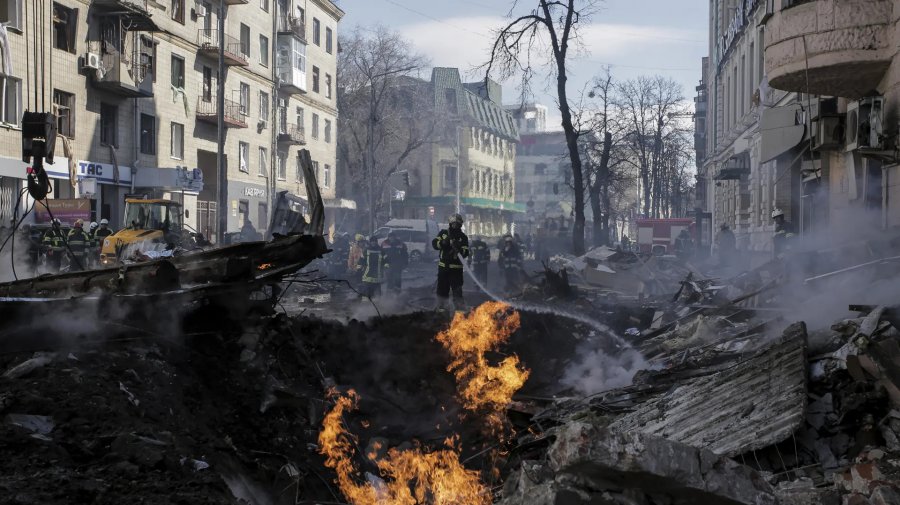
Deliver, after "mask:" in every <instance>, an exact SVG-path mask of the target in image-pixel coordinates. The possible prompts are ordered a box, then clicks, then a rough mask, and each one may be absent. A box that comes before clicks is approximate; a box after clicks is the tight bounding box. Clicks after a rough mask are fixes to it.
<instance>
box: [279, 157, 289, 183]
mask: <svg viewBox="0 0 900 505" xmlns="http://www.w3.org/2000/svg"><path fill="white" fill-rule="evenodd" d="M286 179H287V153H278V180H279V181H283V180H286Z"/></svg>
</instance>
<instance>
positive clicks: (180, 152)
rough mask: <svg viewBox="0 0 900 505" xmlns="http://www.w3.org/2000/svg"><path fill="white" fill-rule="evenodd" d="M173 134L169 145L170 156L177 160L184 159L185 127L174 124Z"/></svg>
mask: <svg viewBox="0 0 900 505" xmlns="http://www.w3.org/2000/svg"><path fill="white" fill-rule="evenodd" d="M171 133H172V140H171V143H170V145H169V151H170V154H169V156H171V157H173V158H175V159H176V160H181V159H184V125H183V124H181V123H172V128H171Z"/></svg>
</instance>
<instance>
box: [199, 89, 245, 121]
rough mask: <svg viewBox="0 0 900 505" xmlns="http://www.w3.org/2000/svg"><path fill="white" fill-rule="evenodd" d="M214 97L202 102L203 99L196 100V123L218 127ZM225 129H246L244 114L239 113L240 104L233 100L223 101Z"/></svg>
mask: <svg viewBox="0 0 900 505" xmlns="http://www.w3.org/2000/svg"><path fill="white" fill-rule="evenodd" d="M216 111H217V109H216V97H215V96H213V97H212V100H210V101H208V102H207V101H204V100H203V97H200V98H199V99H198V100H197V121H203V122H204V123H208V124H211V125H213V126H218V125H219V119H218V117H217V114H216ZM225 127H226V128H246V127H247V119H246V116H244V114H242V113H241V104H239V103H238V102H235V101H233V100H228V99H227V98H226V99H225Z"/></svg>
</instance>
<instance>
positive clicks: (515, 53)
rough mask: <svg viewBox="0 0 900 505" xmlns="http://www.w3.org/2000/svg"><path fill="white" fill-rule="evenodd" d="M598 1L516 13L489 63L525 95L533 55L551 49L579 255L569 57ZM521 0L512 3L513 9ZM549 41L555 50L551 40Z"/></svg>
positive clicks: (580, 215) (568, 0) (580, 193)
mask: <svg viewBox="0 0 900 505" xmlns="http://www.w3.org/2000/svg"><path fill="white" fill-rule="evenodd" d="M597 3H598V2H597V0H537V6H536V8H535V9H534V10H532V11H531V12H530V13H529V14H526V15H521V16H517V17H515V19H513V20H512V21H511V22H510V23H509V24H507V25H506V26H505V27H504V28H502V29H501V30H500V31H499V32H498V33H497V38H496V40H495V41H494V45H493V47H492V49H491V57H490V60H489V61H488V63H487V64H486V65H485V68H486V77H490V76H491V73H492V72H496V73H497V74H499V76H500V78H501V80H505V79H508V78H510V77H513V76H520V77H521V79H522V81H521V83H522V94H523V96H526V95H527V94H528V91H529V90H530V86H531V80H532V78H533V76H534V75H535V73H536V66H537V65H540V63H541V62H534V61H533V60H532V58H533V57H534V58H539V57H540V55H541V54H549V58H548V60H549V61H546V62H545V63H548V64H549V65H550V67H551V68H552V69H553V74H554V75H555V77H556V96H557V99H558V102H559V112H560V113H561V114H562V128H563V131H564V132H565V135H566V146H567V148H568V151H569V158H570V159H571V162H572V183H573V186H574V189H575V202H574V211H575V223H574V226H573V230H572V249H573V252H574V253H575V254H582V253H583V252H584V223H585V217H584V189H585V184H584V183H585V181H584V174H583V171H582V162H581V153H580V152H579V147H578V137H579V136H580V135H581V132H579V131H578V130H577V128H576V127H575V125H574V123H573V121H572V111H571V108H570V105H569V97H568V92H567V89H566V81H567V71H566V62H567V61H568V58H569V55H570V51H571V50H572V49H573V44H574V43H576V42H577V41H578V27H579V24H581V23H584V22H586V21H588V20H589V19H590V17H591V15H592V14H593V13H594V11H595V10H596V5H597ZM518 4H519V0H515V1H514V2H513V6H512V9H511V10H510V17H513V16H512V12H514V11H515V10H516V8H517V7H518ZM547 44H549V49H550V51H547V49H548V48H547V47H546V45H547Z"/></svg>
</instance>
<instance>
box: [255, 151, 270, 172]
mask: <svg viewBox="0 0 900 505" xmlns="http://www.w3.org/2000/svg"><path fill="white" fill-rule="evenodd" d="M268 166H269V152H268V151H266V148H265V147H260V148H259V171H258V172H257V173H258V174H259V175H263V176H264V175H266V167H268Z"/></svg>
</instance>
